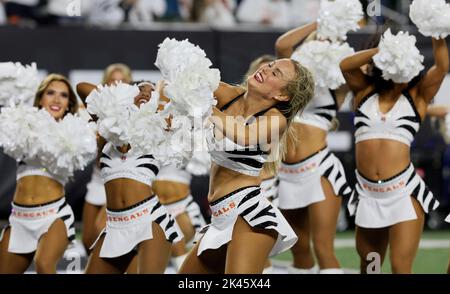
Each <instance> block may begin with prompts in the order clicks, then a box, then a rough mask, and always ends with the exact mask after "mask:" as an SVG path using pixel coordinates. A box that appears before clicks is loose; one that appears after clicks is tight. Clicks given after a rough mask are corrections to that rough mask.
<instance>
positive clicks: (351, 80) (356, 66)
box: [340, 48, 378, 96]
mask: <svg viewBox="0 0 450 294" xmlns="http://www.w3.org/2000/svg"><path fill="white" fill-rule="evenodd" d="M377 53H378V48H373V49H369V50H364V51H360V52H357V53H355V54H353V55H352V56H349V57H347V58H344V60H342V61H341V64H340V66H341V71H342V74H343V75H344V78H345V81H346V82H347V85H348V87H349V88H350V90H351V91H352V92H353V94H354V95H355V96H356V95H357V94H358V93H359V92H360V91H363V90H365V89H366V88H367V87H368V86H369V83H368V81H367V79H366V76H365V75H364V73H363V72H362V70H361V67H362V66H364V65H366V64H369V63H370V62H371V60H372V58H373V57H374V56H375V55H376V54H377Z"/></svg>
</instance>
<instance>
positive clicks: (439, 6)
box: [409, 0, 450, 39]
mask: <svg viewBox="0 0 450 294" xmlns="http://www.w3.org/2000/svg"><path fill="white" fill-rule="evenodd" d="M409 16H410V18H411V20H412V21H413V22H414V24H415V25H416V26H417V27H418V28H419V31H420V33H421V34H422V35H424V36H426V37H434V38H436V39H444V38H446V37H447V36H448V35H450V4H448V3H446V2H445V0H414V1H413V2H412V4H411V6H410V10H409Z"/></svg>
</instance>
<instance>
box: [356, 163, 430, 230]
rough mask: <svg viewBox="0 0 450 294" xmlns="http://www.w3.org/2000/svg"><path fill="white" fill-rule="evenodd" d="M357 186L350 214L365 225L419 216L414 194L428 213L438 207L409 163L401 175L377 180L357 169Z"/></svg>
mask: <svg viewBox="0 0 450 294" xmlns="http://www.w3.org/2000/svg"><path fill="white" fill-rule="evenodd" d="M356 179H357V183H356V189H355V190H354V191H353V194H352V196H351V198H350V201H349V202H348V209H349V212H350V215H356V217H355V223H356V225H358V226H359V227H362V228H384V227H388V226H392V225H394V224H397V223H400V222H404V221H410V220H415V219H417V215H416V211H415V210H414V206H413V203H412V201H411V197H414V198H415V199H416V200H417V201H418V202H419V203H420V205H421V206H422V209H423V211H424V212H425V213H428V212H430V211H433V210H435V209H436V208H437V207H438V206H439V201H437V200H436V199H435V198H434V196H433V193H432V192H431V191H430V190H429V189H428V187H427V186H426V184H425V182H424V181H423V180H422V178H421V177H420V176H419V175H418V174H417V173H416V171H415V169H414V166H413V165H412V164H410V165H409V166H408V168H407V169H405V170H404V171H403V172H401V173H400V174H398V175H396V176H394V177H392V178H390V179H387V180H383V181H378V182H374V181H371V180H369V179H366V178H364V177H363V176H362V175H361V174H360V173H359V172H358V171H356Z"/></svg>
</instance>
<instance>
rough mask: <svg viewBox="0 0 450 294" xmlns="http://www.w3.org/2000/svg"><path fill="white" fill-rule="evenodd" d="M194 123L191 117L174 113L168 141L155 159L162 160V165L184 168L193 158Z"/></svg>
mask: <svg viewBox="0 0 450 294" xmlns="http://www.w3.org/2000/svg"><path fill="white" fill-rule="evenodd" d="M192 130H193V129H192V121H191V119H190V118H189V117H187V116H184V115H181V114H180V113H178V112H176V111H174V112H173V113H172V119H171V124H170V130H169V131H168V132H167V139H166V140H165V142H164V143H163V144H162V145H161V148H160V150H159V151H158V152H157V154H155V158H160V160H161V165H162V166H165V165H174V166H177V167H183V166H185V165H186V162H187V161H188V160H189V159H190V158H191V156H192V150H193V148H192Z"/></svg>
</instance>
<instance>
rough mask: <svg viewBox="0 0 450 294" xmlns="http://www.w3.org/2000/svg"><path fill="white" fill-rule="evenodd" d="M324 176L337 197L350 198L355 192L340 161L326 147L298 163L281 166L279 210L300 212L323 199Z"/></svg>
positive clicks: (282, 164) (279, 175)
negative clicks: (301, 209) (322, 181)
mask: <svg viewBox="0 0 450 294" xmlns="http://www.w3.org/2000/svg"><path fill="white" fill-rule="evenodd" d="M321 177H324V178H326V179H327V180H328V181H329V183H330V184H331V187H332V188H333V192H334V194H335V195H336V196H343V197H348V196H350V194H351V192H352V189H351V188H350V186H349V185H348V183H347V177H346V176H345V171H344V167H343V166H342V163H341V161H340V160H339V158H337V157H336V156H335V155H334V154H333V153H332V152H330V151H329V150H328V148H324V149H322V150H320V151H318V152H316V153H315V154H313V155H311V156H309V157H307V158H305V159H303V160H302V161H300V162H298V163H292V164H290V163H285V162H283V163H281V165H280V168H279V171H278V178H279V179H280V184H279V190H278V192H279V206H278V207H280V208H281V209H297V208H303V207H307V206H309V205H310V204H312V203H316V202H319V201H322V200H324V199H325V194H324V192H323V189H322V185H321V181H320V178H321Z"/></svg>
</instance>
